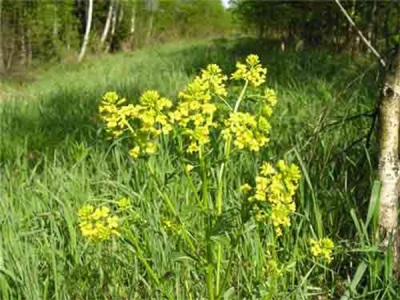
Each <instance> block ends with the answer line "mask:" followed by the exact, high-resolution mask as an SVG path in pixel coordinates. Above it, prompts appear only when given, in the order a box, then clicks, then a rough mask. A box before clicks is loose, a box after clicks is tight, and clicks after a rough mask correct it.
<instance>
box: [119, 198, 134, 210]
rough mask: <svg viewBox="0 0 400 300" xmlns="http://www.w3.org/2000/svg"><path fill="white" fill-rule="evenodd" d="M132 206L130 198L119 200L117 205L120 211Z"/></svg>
mask: <svg viewBox="0 0 400 300" xmlns="http://www.w3.org/2000/svg"><path fill="white" fill-rule="evenodd" d="M130 204H131V201H130V200H129V199H128V198H126V197H124V198H121V199H119V200H118V201H117V205H118V207H119V208H120V209H124V208H127V207H128V206H129V205H130Z"/></svg>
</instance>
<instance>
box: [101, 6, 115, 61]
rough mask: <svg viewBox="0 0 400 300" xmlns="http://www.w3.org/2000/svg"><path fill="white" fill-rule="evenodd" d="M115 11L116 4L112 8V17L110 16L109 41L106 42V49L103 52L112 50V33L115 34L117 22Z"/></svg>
mask: <svg viewBox="0 0 400 300" xmlns="http://www.w3.org/2000/svg"><path fill="white" fill-rule="evenodd" d="M117 13H118V6H117V7H116V8H114V9H113V13H112V18H111V38H110V42H109V43H108V45H107V47H106V49H105V50H104V52H105V53H107V52H108V51H110V49H111V50H112V47H113V43H114V35H115V28H116V24H117Z"/></svg>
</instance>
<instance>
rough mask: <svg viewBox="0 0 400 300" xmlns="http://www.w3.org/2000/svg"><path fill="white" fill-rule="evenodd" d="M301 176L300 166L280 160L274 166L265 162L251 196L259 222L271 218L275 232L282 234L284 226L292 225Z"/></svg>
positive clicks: (250, 199)
mask: <svg viewBox="0 0 400 300" xmlns="http://www.w3.org/2000/svg"><path fill="white" fill-rule="evenodd" d="M300 177H301V174H300V170H299V168H298V167H297V166H296V165H294V164H291V165H287V164H286V163H285V162H284V161H283V160H280V161H278V163H277V164H276V167H275V168H274V167H273V166H272V165H271V164H270V163H268V162H266V163H264V164H263V165H262V166H261V168H260V175H259V176H257V177H256V186H255V189H254V190H255V191H254V194H253V195H252V196H251V197H249V201H250V202H251V203H253V205H254V206H253V213H254V216H255V219H256V220H257V221H258V222H263V221H265V220H266V219H267V218H270V219H271V221H272V225H273V226H274V228H275V233H276V234H277V235H278V236H279V235H281V234H282V228H284V227H288V226H290V218H289V215H290V214H291V213H293V212H294V211H295V203H294V201H293V196H294V194H295V192H296V190H297V188H298V181H299V179H300Z"/></svg>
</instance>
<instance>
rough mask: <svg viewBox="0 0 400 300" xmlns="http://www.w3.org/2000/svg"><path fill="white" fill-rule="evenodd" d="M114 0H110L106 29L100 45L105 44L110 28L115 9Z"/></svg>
mask: <svg viewBox="0 0 400 300" xmlns="http://www.w3.org/2000/svg"><path fill="white" fill-rule="evenodd" d="M114 1H115V0H110V6H109V8H108V14H107V20H106V24H105V25H104V30H103V33H102V35H101V38H100V45H104V42H105V41H106V39H107V36H108V32H109V30H110V25H111V17H112V16H113V11H114Z"/></svg>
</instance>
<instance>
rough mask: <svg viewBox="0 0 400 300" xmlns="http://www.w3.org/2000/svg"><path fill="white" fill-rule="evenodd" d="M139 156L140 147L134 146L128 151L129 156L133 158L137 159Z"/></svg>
mask: <svg viewBox="0 0 400 300" xmlns="http://www.w3.org/2000/svg"><path fill="white" fill-rule="evenodd" d="M139 154H140V147H139V146H136V147H134V148H132V149H131V150H129V155H130V156H131V157H133V158H138V157H139Z"/></svg>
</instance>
